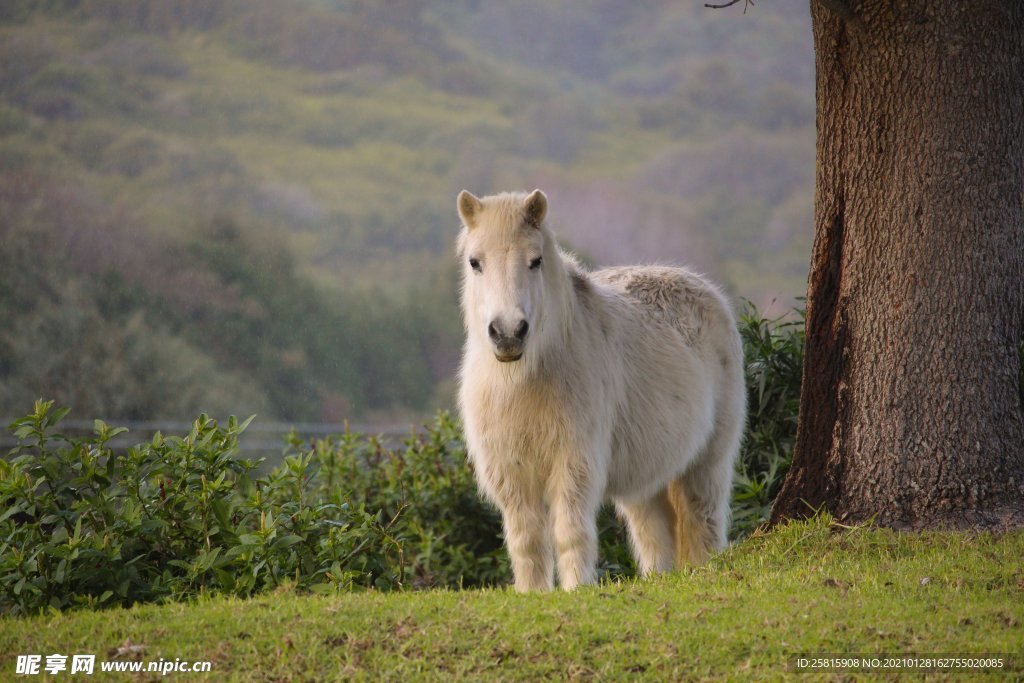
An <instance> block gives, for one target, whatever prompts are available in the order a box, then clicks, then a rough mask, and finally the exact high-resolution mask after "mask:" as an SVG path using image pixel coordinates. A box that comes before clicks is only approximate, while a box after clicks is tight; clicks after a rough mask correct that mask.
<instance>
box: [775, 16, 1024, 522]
mask: <svg viewBox="0 0 1024 683" xmlns="http://www.w3.org/2000/svg"><path fill="white" fill-rule="evenodd" d="M811 14H812V18H813V25H814V47H815V53H816V67H817V129H818V141H817V156H818V165H817V181H816V182H817V185H816V192H815V217H814V221H815V240H814V252H813V255H812V262H811V273H810V277H809V284H808V293H807V336H806V340H807V341H806V344H807V345H806V354H805V366H804V375H803V389H802V394H801V398H800V422H799V427H798V431H797V444H796V450H795V453H794V457H793V463H792V467H791V469H790V472H789V474H788V476H787V478H786V481H785V483H784V485H783V488H782V491H781V493H780V494H779V496H778V498H777V500H776V502H775V507H774V509H773V511H772V522H773V523H775V522H778V521H780V520H782V519H785V518H791V517H805V516H808V515H809V514H810V513H812V512H813V510H814V509H822V508H823V509H825V510H828V511H829V512H831V513H832V514H833V515H835V516H836V517H837V518H838V519H840V520H845V521H847V522H860V521H864V520H869V519H872V518H874V519H875V520H876V521H877V522H878V523H879V524H883V525H886V526H891V527H895V528H904V529H920V528H936V527H949V528H965V527H1010V526H1021V525H1022V524H1024V420H1022V413H1021V397H1020V394H1019V393H1018V381H1019V380H1018V371H1019V363H1020V358H1019V355H1018V349H1019V345H1020V341H1021V329H1022V320H1024V2H1019V1H1018V0H1013V1H1007V0H976V1H974V2H958V1H957V0H862V1H860V2H858V1H856V0H846V2H837V1H836V0H812V2H811Z"/></svg>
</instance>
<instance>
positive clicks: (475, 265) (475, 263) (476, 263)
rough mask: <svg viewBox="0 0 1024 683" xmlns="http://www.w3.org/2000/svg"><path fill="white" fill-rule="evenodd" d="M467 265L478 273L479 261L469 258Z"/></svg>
mask: <svg viewBox="0 0 1024 683" xmlns="http://www.w3.org/2000/svg"><path fill="white" fill-rule="evenodd" d="M469 267H470V268H472V269H473V270H475V271H476V272H478V273H479V272H481V270H480V261H478V260H476V259H475V258H471V259H469Z"/></svg>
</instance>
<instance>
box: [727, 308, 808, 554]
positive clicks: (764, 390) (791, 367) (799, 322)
mask: <svg viewBox="0 0 1024 683" xmlns="http://www.w3.org/2000/svg"><path fill="white" fill-rule="evenodd" d="M796 313H797V315H796V316H791V317H781V318H776V319H774V320H768V319H765V318H763V317H762V316H761V315H760V314H758V313H757V311H756V309H754V307H753V305H752V304H750V303H749V302H748V304H747V307H746V310H745V311H744V312H743V313H742V314H741V315H740V318H739V328H740V336H741V337H742V338H743V353H744V358H745V365H746V384H747V428H746V433H745V434H744V437H743V446H742V448H741V450H740V458H739V463H738V464H737V471H736V477H735V479H734V480H733V504H732V512H733V519H732V535H733V537H739V536H743V535H745V534H748V533H750V532H751V531H753V530H754V529H755V528H757V527H758V526H760V525H761V524H763V523H764V522H766V521H767V520H768V516H769V514H770V513H771V503H772V500H774V499H775V496H776V494H777V493H778V492H779V488H781V486H782V481H783V479H784V478H785V475H786V472H787V471H788V470H789V463H790V459H791V458H792V454H793V446H794V441H795V439H796V422H797V413H798V412H799V407H800V381H801V375H802V373H803V356H804V313H803V311H802V310H797V311H796Z"/></svg>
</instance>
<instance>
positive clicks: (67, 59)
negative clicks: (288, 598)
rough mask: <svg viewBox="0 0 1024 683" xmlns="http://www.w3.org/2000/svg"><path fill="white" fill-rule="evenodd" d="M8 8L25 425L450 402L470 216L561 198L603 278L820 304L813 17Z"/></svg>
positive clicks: (655, 6)
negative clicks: (503, 195)
mask: <svg viewBox="0 0 1024 683" xmlns="http://www.w3.org/2000/svg"><path fill="white" fill-rule="evenodd" d="M781 5H782V4H779V5H776V6H772V5H770V4H768V3H764V4H759V5H758V6H757V7H756V8H755V9H753V10H751V11H749V12H747V13H746V14H745V15H744V14H742V13H741V12H738V11H736V12H721V11H718V12H716V11H712V10H708V9H705V8H703V7H702V6H700V3H688V2H672V3H667V2H656V3H655V2H651V3H622V2H615V1H613V0H603V1H601V2H591V3H583V2H542V1H540V0H530V1H527V2H517V3H503V2H500V1H499V0H438V1H436V2H421V1H416V0H388V1H386V2H372V1H370V0H225V1H224V2H212V1H209V0H181V1H178V2H173V3H169V2H163V1H161V0H148V1H147V0H104V1H101V0H49V1H48V0H39V1H35V2H33V1H18V0H15V1H13V2H5V3H3V5H0V316H2V320H3V321H4V322H3V326H2V327H0V415H15V414H21V413H23V412H24V411H25V410H26V409H27V407H29V406H30V405H31V402H32V400H33V399H34V398H36V397H39V396H46V397H48V398H55V399H57V400H58V401H59V402H60V403H62V404H67V405H70V406H72V407H73V408H74V410H75V414H77V415H94V416H104V417H107V418H119V419H131V418H161V417H165V418H169V417H190V416H192V415H193V414H194V413H196V412H198V411H200V410H205V411H209V412H212V413H214V414H218V415H224V414H227V413H237V414H247V413H250V412H258V413H260V414H261V416H264V417H269V416H274V417H279V418H282V419H289V420H339V419H342V418H345V417H352V416H367V415H377V416H380V415H402V416H409V415H412V414H414V413H418V412H423V411H429V410H430V409H431V408H432V407H434V406H436V405H441V404H443V403H445V402H446V401H448V400H449V397H450V391H451V375H452V372H453V370H454V367H455V364H456V362H457V358H458V353H459V346H460V343H461V326H460V322H459V316H458V311H457V307H456V298H457V283H456V270H455V264H454V262H453V257H452V246H451V245H452V239H453V237H454V234H455V230H456V224H457V219H456V217H455V211H454V197H455V195H456V194H457V192H458V191H459V190H461V189H463V188H467V189H470V190H472V191H473V192H474V193H476V194H486V193H488V192H492V191H499V190H505V189H530V188H533V187H543V188H544V189H545V190H546V191H547V192H548V195H549V197H550V200H551V217H550V223H551V225H552V227H553V228H554V229H555V231H556V232H557V233H558V234H559V235H560V236H561V237H562V238H563V240H564V241H566V242H567V243H568V244H570V245H571V246H573V247H575V248H577V249H579V250H580V252H581V253H582V254H583V255H584V256H585V257H586V258H587V259H589V260H590V261H592V262H594V263H598V264H606V263H608V264H610V263H625V262H630V261H638V260H640V261H667V262H680V263H689V264H692V265H694V266H696V267H697V268H699V269H701V270H704V271H706V272H709V273H711V274H712V275H713V276H714V277H716V278H717V279H719V280H720V281H723V282H725V283H726V284H727V286H728V287H729V289H730V291H731V292H732V293H733V294H735V295H742V296H746V297H749V298H751V299H752V300H754V301H755V302H756V303H758V304H759V305H761V306H765V305H767V304H769V303H770V302H771V301H772V300H773V299H778V300H780V301H782V302H783V305H786V304H788V302H790V301H791V300H792V298H793V297H795V296H799V295H801V294H802V292H803V283H804V274H805V272H806V262H807V257H808V254H809V246H810V235H811V202H812V196H811V193H812V182H811V179H812V174H813V169H814V164H813V158H814V157H813V154H814V151H813V149H814V147H813V144H814V143H813V85H812V84H813V77H812V71H813V60H812V54H811V49H810V30H809V19H808V17H807V16H806V14H807V12H806V7H804V6H794V7H789V6H781Z"/></svg>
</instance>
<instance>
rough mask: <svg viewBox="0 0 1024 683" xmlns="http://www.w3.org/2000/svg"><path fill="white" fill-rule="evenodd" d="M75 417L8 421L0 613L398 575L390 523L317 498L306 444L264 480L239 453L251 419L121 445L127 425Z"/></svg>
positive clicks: (0, 466) (350, 583) (41, 412)
mask: <svg viewBox="0 0 1024 683" xmlns="http://www.w3.org/2000/svg"><path fill="white" fill-rule="evenodd" d="M66 413H67V409H66V408H61V409H54V408H53V403H52V402H42V401H38V402H36V406H35V410H34V411H33V413H32V414H31V415H28V416H27V417H24V418H22V419H19V420H17V421H16V422H15V423H14V424H12V425H11V428H12V430H13V431H14V433H15V435H16V437H17V438H18V439H19V440H20V445H19V446H17V447H15V448H14V449H13V451H12V452H11V456H12V457H11V459H10V460H0V510H2V512H0V539H2V540H0V612H15V613H25V612H30V611H35V610H38V609H41V608H45V607H48V606H49V607H56V608H60V609H62V608H67V607H74V606H79V605H86V606H107V605H129V604H132V603H134V602H150V601H162V600H177V599H182V598H185V597H189V596H192V595H195V594H197V593H200V592H221V593H229V594H233V595H251V594H253V593H256V592H259V591H263V590H267V589H271V588H274V587H277V586H279V585H281V584H282V583H285V582H292V583H294V584H295V585H296V586H298V587H299V588H303V589H316V590H352V589H355V588H358V587H371V586H373V587H378V588H390V587H392V586H399V585H401V583H402V573H403V559H402V552H403V551H402V545H401V542H400V540H399V539H398V538H396V537H395V520H392V519H385V518H383V517H382V516H381V515H380V514H379V513H377V512H372V513H371V512H368V511H367V510H366V508H365V507H364V506H362V505H360V504H358V503H353V502H349V501H344V502H339V503H335V502H331V501H327V500H321V499H317V498H314V497H312V496H309V495H305V492H306V491H308V490H309V488H310V481H309V480H308V475H307V473H306V466H308V464H309V463H310V460H311V454H304V455H301V456H290V457H289V458H288V459H286V461H285V463H284V464H283V465H282V466H281V467H279V468H277V469H276V470H274V471H273V472H272V473H271V474H269V475H267V476H265V477H256V476H255V468H256V467H257V465H258V463H256V462H254V461H250V460H246V459H243V458H239V457H238V456H237V455H236V451H237V445H238V435H239V434H240V433H241V431H242V430H243V429H244V428H245V425H246V423H244V422H243V423H239V422H238V421H237V420H235V419H234V418H231V419H230V420H229V421H228V424H227V425H226V426H220V425H218V424H217V423H216V422H215V421H213V420H211V419H210V418H208V417H207V416H205V415H203V416H200V417H199V418H198V419H197V420H196V421H195V423H194V424H193V426H192V429H191V431H190V432H189V433H188V434H187V435H185V436H184V437H174V436H172V437H164V436H162V435H160V434H159V433H158V434H157V435H156V436H154V438H153V439H152V441H151V442H150V443H146V444H139V445H137V446H134V447H131V448H129V449H127V450H126V451H125V452H123V453H118V452H115V451H114V450H112V449H111V447H110V446H109V441H110V439H112V438H113V437H115V436H117V435H118V434H120V433H121V432H123V431H124V430H123V429H112V428H110V427H109V426H108V425H106V424H104V423H103V422H102V421H99V420H97V421H96V423H95V431H94V433H93V435H91V436H89V437H86V438H81V439H79V438H68V437H64V436H61V435H59V434H56V433H54V432H53V428H54V427H55V426H56V425H57V423H58V422H59V421H60V419H61V418H62V417H63V416H64V415H65V414H66Z"/></svg>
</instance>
